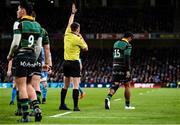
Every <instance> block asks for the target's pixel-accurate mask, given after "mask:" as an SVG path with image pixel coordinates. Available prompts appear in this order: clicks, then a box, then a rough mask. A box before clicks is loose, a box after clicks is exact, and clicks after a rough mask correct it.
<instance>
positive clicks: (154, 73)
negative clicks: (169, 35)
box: [0, 48, 180, 83]
mask: <svg viewBox="0 0 180 125" xmlns="http://www.w3.org/2000/svg"><path fill="white" fill-rule="evenodd" d="M142 52H143V53H142ZM52 55H53V63H54V64H53V71H52V74H51V75H50V77H49V80H48V81H49V82H62V81H63V72H62V64H63V51H62V50H53V51H52ZM162 55H163V56H162ZM4 56H5V55H4V54H1V57H2V58H3V60H5V57H4ZM81 59H82V63H83V70H82V83H110V82H112V50H111V49H95V48H94V49H92V48H90V49H89V52H88V53H86V54H83V56H82V58H81ZM131 63H132V68H131V72H132V78H133V79H134V80H135V81H136V82H138V83H169V82H172V83H177V82H178V81H180V76H179V74H180V51H179V50H177V49H174V48H171V49H169V48H161V49H160V48H158V49H156V48H154V49H146V48H135V49H133V54H132V60H131ZM0 68H1V69H0V76H1V77H0V78H1V79H0V81H1V82H8V81H11V80H12V78H10V79H8V78H6V69H7V64H6V63H5V61H2V60H1V61H0Z"/></svg>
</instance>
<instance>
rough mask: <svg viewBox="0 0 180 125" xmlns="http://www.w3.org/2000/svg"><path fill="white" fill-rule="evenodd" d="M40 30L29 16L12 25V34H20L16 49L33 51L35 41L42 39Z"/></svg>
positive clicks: (37, 24)
mask: <svg viewBox="0 0 180 125" xmlns="http://www.w3.org/2000/svg"><path fill="white" fill-rule="evenodd" d="M41 32H42V28H41V26H40V24H39V23H38V22H36V21H35V20H34V18H33V17H31V16H24V17H22V18H21V19H19V20H18V21H16V22H15V23H14V27H13V33H14V34H21V41H20V45H19V48H18V49H21V48H25V49H27V48H28V49H33V50H34V49H35V45H36V41H37V40H38V38H39V37H42V33H41Z"/></svg>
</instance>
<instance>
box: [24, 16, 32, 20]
mask: <svg viewBox="0 0 180 125" xmlns="http://www.w3.org/2000/svg"><path fill="white" fill-rule="evenodd" d="M21 19H29V20H34V17H32V16H23V17H22V18H21Z"/></svg>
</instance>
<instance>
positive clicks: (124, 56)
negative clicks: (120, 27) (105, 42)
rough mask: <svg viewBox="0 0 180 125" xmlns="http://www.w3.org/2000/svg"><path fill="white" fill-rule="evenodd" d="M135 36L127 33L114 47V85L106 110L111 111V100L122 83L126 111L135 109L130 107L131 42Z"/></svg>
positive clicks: (106, 102) (110, 91)
mask: <svg viewBox="0 0 180 125" xmlns="http://www.w3.org/2000/svg"><path fill="white" fill-rule="evenodd" d="M133 37H134V36H133V34H132V33H131V32H127V33H125V34H124V36H123V38H122V39H121V40H118V41H117V42H115V43H114V47H113V72H112V74H113V83H112V87H111V88H110V90H109V93H108V95H107V97H106V99H105V109H110V100H111V98H112V96H113V95H114V94H115V93H116V91H117V89H118V88H119V85H120V83H121V84H123V85H124V87H125V91H124V97H125V109H135V107H132V106H130V85H129V81H130V78H131V75H130V56H131V50H132V46H131V44H130V43H129V42H131V41H132V39H133Z"/></svg>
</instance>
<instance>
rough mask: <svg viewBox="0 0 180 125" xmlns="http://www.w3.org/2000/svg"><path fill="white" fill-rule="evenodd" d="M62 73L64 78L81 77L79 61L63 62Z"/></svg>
mask: <svg viewBox="0 0 180 125" xmlns="http://www.w3.org/2000/svg"><path fill="white" fill-rule="evenodd" d="M63 72H64V76H66V77H81V74H80V63H79V61H78V60H73V61H72V60H65V61H64V64H63Z"/></svg>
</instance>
